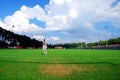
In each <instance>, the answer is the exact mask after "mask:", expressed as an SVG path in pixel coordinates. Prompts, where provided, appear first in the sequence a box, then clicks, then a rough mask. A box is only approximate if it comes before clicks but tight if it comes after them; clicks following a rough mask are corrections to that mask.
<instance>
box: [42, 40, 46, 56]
mask: <svg viewBox="0 0 120 80" xmlns="http://www.w3.org/2000/svg"><path fill="white" fill-rule="evenodd" d="M42 49H43V54H44V55H47V42H46V41H45V39H44V40H43V44H42Z"/></svg>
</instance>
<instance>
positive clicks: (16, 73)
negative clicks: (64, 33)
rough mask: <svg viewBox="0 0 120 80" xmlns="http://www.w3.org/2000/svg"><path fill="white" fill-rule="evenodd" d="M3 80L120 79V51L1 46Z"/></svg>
mask: <svg viewBox="0 0 120 80" xmlns="http://www.w3.org/2000/svg"><path fill="white" fill-rule="evenodd" d="M0 80H120V50H84V49H83V50H80V49H63V50H55V49H49V50H48V55H42V50H40V49H0Z"/></svg>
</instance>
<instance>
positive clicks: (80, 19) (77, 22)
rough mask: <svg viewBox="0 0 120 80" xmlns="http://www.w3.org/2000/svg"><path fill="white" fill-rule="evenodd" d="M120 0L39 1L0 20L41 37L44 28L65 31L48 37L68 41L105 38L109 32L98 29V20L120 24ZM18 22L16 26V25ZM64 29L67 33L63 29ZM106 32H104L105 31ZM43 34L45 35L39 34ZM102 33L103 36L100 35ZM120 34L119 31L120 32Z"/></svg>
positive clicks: (15, 30) (4, 25)
mask: <svg viewBox="0 0 120 80" xmlns="http://www.w3.org/2000/svg"><path fill="white" fill-rule="evenodd" d="M115 1H116V0H92V1H91V0H50V2H49V4H47V5H46V6H45V9H43V8H42V7H40V6H39V5H35V6H34V7H28V6H25V5H23V6H21V8H20V10H18V11H16V12H15V13H14V14H13V15H11V16H6V18H5V19H4V20H0V25H1V26H2V27H4V28H6V29H9V30H13V31H14V32H16V33H20V34H27V35H29V36H32V37H33V38H36V39H40V38H41V36H42V34H43V33H44V32H51V33H52V32H53V31H56V33H59V34H64V35H63V36H66V37H67V38H65V39H66V40H64V41H63V40H61V37H55V36H57V35H55V36H51V35H50V36H49V35H48V38H49V39H48V40H51V41H59V42H65V41H68V40H69V39H71V38H72V40H69V41H71V42H72V41H78V40H84V41H87V42H91V41H96V40H101V39H105V37H104V35H106V36H107V32H104V31H98V30H96V29H95V26H94V24H95V23H97V22H102V21H103V22H104V21H107V22H110V23H112V24H113V25H114V26H115V27H118V29H119V28H120V22H119V21H120V2H118V3H117V4H116V5H115V6H114V7H112V4H113V3H114V2H115ZM31 19H37V20H38V21H41V22H44V23H45V27H43V26H39V25H37V24H35V23H30V20H31ZM13 25H14V26H15V27H14V28H12V26H13ZM63 32H64V33H63ZM103 33H104V34H103ZM35 35H41V36H35ZM98 35H99V36H98ZM118 36H119V34H118Z"/></svg>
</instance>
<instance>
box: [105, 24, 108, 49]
mask: <svg viewBox="0 0 120 80" xmlns="http://www.w3.org/2000/svg"><path fill="white" fill-rule="evenodd" d="M105 30H106V32H107V26H105ZM107 46H108V33H107V37H106V47H107Z"/></svg>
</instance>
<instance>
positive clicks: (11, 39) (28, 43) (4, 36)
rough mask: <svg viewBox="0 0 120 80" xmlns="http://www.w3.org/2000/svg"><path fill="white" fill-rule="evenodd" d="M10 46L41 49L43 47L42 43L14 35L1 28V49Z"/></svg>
mask: <svg viewBox="0 0 120 80" xmlns="http://www.w3.org/2000/svg"><path fill="white" fill-rule="evenodd" d="M8 46H12V47H13V46H20V47H22V48H27V47H34V48H39V47H41V46H42V41H38V40H35V39H31V38H29V37H27V36H25V35H18V34H14V33H13V32H10V31H7V30H5V29H3V28H1V27H0V47H1V48H7V47H8Z"/></svg>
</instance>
